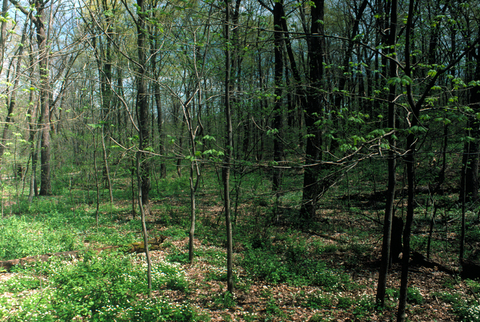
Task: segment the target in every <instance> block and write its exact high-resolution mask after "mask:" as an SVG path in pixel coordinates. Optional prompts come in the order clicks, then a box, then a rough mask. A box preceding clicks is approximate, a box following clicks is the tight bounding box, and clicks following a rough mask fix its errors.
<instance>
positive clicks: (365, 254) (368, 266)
mask: <svg viewBox="0 0 480 322" xmlns="http://www.w3.org/2000/svg"><path fill="white" fill-rule="evenodd" d="M321 216H322V219H321V220H322V221H324V222H328V224H329V225H330V226H337V228H338V229H337V231H336V230H332V231H330V233H328V234H315V233H314V232H313V233H312V232H304V233H300V234H294V235H292V236H291V237H292V238H294V239H303V242H305V245H307V247H309V246H308V245H318V244H322V245H326V246H327V248H329V249H331V251H327V252H322V254H321V255H320V257H319V258H316V260H321V261H324V262H325V263H327V267H329V268H332V269H335V270H341V271H342V272H345V273H346V274H348V275H349V277H350V282H347V283H345V285H340V286H339V287H338V288H337V289H336V290H334V291H332V290H329V291H324V290H323V289H322V287H321V286H308V285H292V283H268V282H265V281H264V280H262V279H256V278H251V274H250V273H249V272H248V271H246V270H245V269H244V268H243V267H242V266H241V265H236V266H235V268H234V273H235V276H236V278H237V282H236V289H235V292H234V295H233V298H230V299H228V298H225V297H224V294H225V293H226V291H227V286H226V281H225V278H224V277H225V274H226V270H225V268H224V266H225V264H224V263H223V262H222V261H220V262H215V261H214V263H212V261H211V259H210V258H209V257H208V256H207V257H202V256H201V255H200V256H198V257H196V259H195V262H194V264H193V265H191V264H186V263H183V264H182V268H183V270H184V271H185V272H186V275H187V277H188V279H189V280H190V281H191V285H193V287H192V289H191V291H190V292H188V293H184V292H180V291H168V297H169V298H170V299H172V300H173V299H175V300H176V301H179V302H184V301H187V302H189V303H192V304H194V305H195V306H196V307H197V308H198V309H199V310H200V311H201V312H203V313H206V314H207V315H208V316H210V317H211V321H395V320H396V317H395V316H396V309H397V302H398V290H399V288H400V275H401V266H400V264H394V265H393V267H392V268H391V270H390V272H389V277H388V281H387V298H386V307H385V308H384V309H382V310H377V309H375V308H374V304H373V303H374V299H375V294H376V287H377V282H378V270H379V263H380V261H379V260H380V258H381V255H380V251H381V240H380V238H379V236H380V235H379V234H370V235H368V236H366V237H365V235H363V236H364V238H363V239H362V240H361V241H360V240H358V239H353V238H352V235H351V234H349V233H348V232H352V231H353V232H355V231H357V232H361V231H366V230H369V231H375V225H376V224H375V223H374V222H373V221H372V220H370V219H371V218H370V219H369V217H368V216H365V217H363V218H361V217H360V219H359V217H356V218H355V219H352V217H351V216H350V215H348V214H346V213H343V214H342V213H340V212H337V211H324V212H323V213H322V214H321ZM200 220H201V219H200ZM339 225H348V226H349V227H343V229H340V227H339ZM157 229H158V230H160V231H161V230H162V229H164V228H162V227H157ZM275 230H276V233H278V234H280V235H282V234H288V233H289V232H290V230H289V229H288V228H287V227H282V225H279V226H277V227H276V228H275ZM246 233H248V232H246ZM276 233H273V235H272V236H271V237H270V238H271V239H272V244H275V243H283V242H284V239H283V238H278V237H275V236H278V235H276ZM283 236H284V235H283ZM277 238H278V239H277ZM167 244H168V245H169V247H167V248H165V249H164V250H159V251H153V252H152V256H153V258H157V259H164V258H168V257H169V256H170V255H171V252H172V250H174V251H178V250H184V251H186V250H187V249H188V238H184V239H180V240H171V241H168V242H167ZM353 244H355V245H353ZM359 244H361V245H359ZM352 246H354V247H352ZM195 249H196V250H197V251H199V252H200V253H202V254H206V253H209V251H210V253H215V252H217V253H223V254H224V253H225V250H224V248H222V247H218V246H215V245H213V244H210V243H208V242H205V241H201V240H198V239H195ZM244 251H245V249H244V248H243V246H242V245H241V244H240V243H237V244H235V247H234V252H235V256H234V259H236V260H235V262H237V263H238V262H241V259H242V257H243V252H244ZM432 257H433V258H432V260H434V261H438V262H439V263H442V265H447V266H448V264H449V263H443V262H442V258H440V257H437V256H435V255H433V256H432ZM219 276H220V277H219ZM222 276H223V278H222ZM352 285H353V287H352ZM409 287H410V288H412V289H414V290H415V292H416V293H413V295H411V298H410V297H409V301H408V302H409V303H408V304H407V321H456V320H458V319H456V316H455V315H454V312H453V309H452V305H451V304H450V303H449V302H448V301H447V302H446V301H445V300H444V298H445V294H452V295H455V296H459V297H461V298H466V297H471V294H469V287H468V286H467V285H466V284H465V283H464V281H462V280H460V279H459V278H458V277H455V276H451V275H449V274H448V273H445V272H443V271H440V270H439V269H438V267H435V268H426V267H415V266H414V267H411V269H410V271H409ZM409 296H410V295H409ZM312 299H313V301H312ZM312 303H313V304H314V305H312Z"/></svg>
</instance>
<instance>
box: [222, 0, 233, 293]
mask: <svg viewBox="0 0 480 322" xmlns="http://www.w3.org/2000/svg"><path fill="white" fill-rule="evenodd" d="M230 24H231V20H230V1H229V0H225V23H224V28H225V29H224V30H225V31H224V37H225V43H226V45H225V84H224V86H225V98H224V103H225V158H224V164H223V171H222V172H223V194H224V196H223V198H224V200H223V201H224V203H225V204H224V207H225V226H226V232H227V289H228V291H229V292H230V293H233V287H234V285H233V236H232V222H231V213H230V212H231V205H230V204H231V203H230V168H231V166H232V165H231V162H232V156H233V133H232V110H231V106H230V103H231V102H230V91H231V86H232V84H231V79H230V78H231V75H230V72H231V65H230V64H231V58H230V46H229V42H230V28H231V25H230Z"/></svg>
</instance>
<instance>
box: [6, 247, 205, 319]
mask: <svg viewBox="0 0 480 322" xmlns="http://www.w3.org/2000/svg"><path fill="white" fill-rule="evenodd" d="M134 260H135V258H134V257H133V256H124V255H122V254H121V253H115V252H113V253H106V254H100V255H97V254H95V253H85V255H84V257H83V259H82V260H72V261H61V260H60V259H58V258H54V259H52V260H50V261H49V262H45V263H34V264H32V265H31V266H29V267H27V269H26V271H25V275H18V276H21V277H18V278H15V277H13V278H11V279H10V280H7V281H5V282H3V283H2V284H0V290H2V291H5V290H10V291H12V292H21V291H24V290H35V289H38V288H39V287H41V285H42V283H43V282H42V281H41V280H39V279H38V278H35V277H33V276H36V275H39V274H41V275H42V276H46V277H47V278H48V280H46V281H45V285H47V286H48V287H47V288H46V289H42V290H41V291H42V292H43V293H44V294H39V293H34V296H33V298H34V299H35V300H36V303H35V305H36V307H37V308H35V307H33V303H32V302H31V300H25V299H23V297H20V296H19V297H18V298H15V301H10V302H8V301H3V302H2V301H0V317H2V316H4V315H2V314H5V313H6V312H8V310H9V307H11V306H12V305H21V307H22V310H17V312H16V315H15V316H14V317H13V320H14V321H17V320H18V321H22V320H23V319H24V318H27V317H28V320H33V321H54V320H55V321H71V320H74V319H76V318H78V317H82V318H87V319H88V320H94V321H114V320H116V321H194V320H195V319H196V312H195V310H194V309H193V308H192V307H191V306H189V305H185V304H172V303H169V302H168V301H167V299H165V298H162V297H159V298H155V299H152V300H149V299H146V296H145V294H147V292H148V290H147V281H146V264H134ZM29 273H31V274H33V275H32V276H29V275H26V274H29ZM188 287H189V284H188V281H187V279H186V278H185V275H184V274H183V272H181V271H180V269H179V267H178V266H177V265H175V264H171V263H168V262H162V261H160V262H156V263H154V265H153V266H152V288H153V289H156V290H160V289H165V288H166V289H173V290H180V291H183V292H186V291H187V290H188ZM140 294H144V295H143V296H139V295H140ZM37 295H41V296H37ZM32 312H33V313H34V316H33V315H32V314H33V313H32ZM34 317H38V319H36V318H35V319H34Z"/></svg>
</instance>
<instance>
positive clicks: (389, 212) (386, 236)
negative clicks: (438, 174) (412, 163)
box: [376, 0, 398, 306]
mask: <svg viewBox="0 0 480 322" xmlns="http://www.w3.org/2000/svg"><path fill="white" fill-rule="evenodd" d="M397 7H398V2H397V0H392V1H391V13H390V28H389V37H388V43H387V44H386V46H387V48H390V49H389V50H388V55H389V57H390V60H389V72H388V75H389V77H390V78H391V79H393V78H395V77H397V61H396V59H395V57H396V43H397V15H398V14H397ZM396 87H397V85H396V84H395V83H394V82H390V85H389V93H388V125H387V126H388V128H389V129H394V128H395V114H396V109H395V97H396V95H397V94H396ZM388 140H389V142H388V144H389V145H390V149H389V151H388V160H387V162H388V187H387V201H386V204H385V216H384V221H383V244H382V263H381V267H380V273H379V275H378V287H377V295H376V300H377V304H379V305H381V306H383V305H384V303H385V290H386V282H387V276H388V269H389V265H390V262H391V253H390V249H391V242H392V239H391V237H392V218H393V212H394V207H393V206H394V202H395V186H396V153H395V149H394V147H395V145H396V142H395V138H394V136H393V135H390V136H389V139H388Z"/></svg>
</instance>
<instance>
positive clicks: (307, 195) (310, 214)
mask: <svg viewBox="0 0 480 322" xmlns="http://www.w3.org/2000/svg"><path fill="white" fill-rule="evenodd" d="M310 10H311V15H312V22H311V31H310V33H309V34H308V35H307V42H308V57H309V78H308V83H309V87H308V90H307V102H306V103H307V106H306V108H305V126H306V128H307V145H306V150H305V171H304V175H303V196H302V205H301V209H300V220H301V221H302V223H303V224H306V223H307V222H309V221H311V220H312V219H313V218H314V217H315V211H316V208H317V201H318V198H319V195H320V193H321V191H320V190H321V188H322V187H321V184H320V181H319V180H318V175H319V172H320V170H321V162H320V160H321V157H322V133H321V131H320V124H321V121H322V87H323V81H324V79H323V71H324V66H323V63H324V56H325V40H324V38H323V36H324V24H323V22H324V15H325V13H324V1H323V0H315V1H313V2H312V5H311V8H310Z"/></svg>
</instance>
